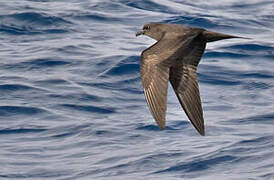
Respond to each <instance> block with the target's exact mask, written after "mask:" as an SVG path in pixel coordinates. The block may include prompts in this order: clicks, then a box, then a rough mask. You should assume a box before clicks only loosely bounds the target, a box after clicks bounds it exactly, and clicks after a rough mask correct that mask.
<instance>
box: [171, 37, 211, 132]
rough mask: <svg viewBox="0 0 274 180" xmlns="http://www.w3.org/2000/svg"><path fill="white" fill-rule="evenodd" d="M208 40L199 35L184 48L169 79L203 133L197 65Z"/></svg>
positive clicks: (183, 105) (199, 130)
mask: <svg viewBox="0 0 274 180" xmlns="http://www.w3.org/2000/svg"><path fill="white" fill-rule="evenodd" d="M205 46H206V42H205V41H204V40H203V39H202V38H201V37H200V36H199V35H198V36H196V37H195V38H194V39H193V40H192V41H190V42H189V43H188V44H187V48H183V49H182V52H181V54H182V56H181V57H180V58H179V60H178V63H177V64H176V66H173V67H171V68H170V76H169V80H170V82H171V85H172V87H173V89H174V91H175V94H176V95H177V97H178V99H179V101H180V104H181V106H182V107H183V109H184V111H185V113H186V114H187V116H188V118H189V120H190V121H191V123H192V124H193V125H194V127H195V128H196V129H197V131H198V132H199V133H200V134H201V135H204V134H205V128H204V119H203V109H202V105H201V99H200V92H199V85H198V81H197V73H196V71H197V66H198V64H199V62H200V59H201V57H202V55H203V52H204V50H205Z"/></svg>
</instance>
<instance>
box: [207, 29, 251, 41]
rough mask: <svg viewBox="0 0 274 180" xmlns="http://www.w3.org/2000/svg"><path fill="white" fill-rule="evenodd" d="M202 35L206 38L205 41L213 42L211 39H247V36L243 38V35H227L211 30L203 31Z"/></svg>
mask: <svg viewBox="0 0 274 180" xmlns="http://www.w3.org/2000/svg"><path fill="white" fill-rule="evenodd" d="M203 37H204V38H205V39H206V42H213V41H219V40H223V39H230V38H243V39H249V38H245V37H239V36H232V35H228V34H222V33H217V32H211V31H204V32H203Z"/></svg>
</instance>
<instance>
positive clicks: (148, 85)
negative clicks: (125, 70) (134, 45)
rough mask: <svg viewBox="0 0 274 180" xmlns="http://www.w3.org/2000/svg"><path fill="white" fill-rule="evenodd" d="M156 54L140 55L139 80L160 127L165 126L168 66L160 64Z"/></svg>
mask: <svg viewBox="0 0 274 180" xmlns="http://www.w3.org/2000/svg"><path fill="white" fill-rule="evenodd" d="M161 60H162V59H161V58H160V56H158V55H156V54H150V55H146V56H145V55H144V53H142V56H141V66H140V72H141V80H142V84H143V87H144V94H145V98H146V101H147V104H148V106H149V109H150V112H151V114H152V116H153V117H154V119H155V120H156V122H157V124H158V126H159V127H160V128H161V129H164V128H165V116H166V109H167V89H168V81H169V67H165V66H164V65H161V63H160V61H161Z"/></svg>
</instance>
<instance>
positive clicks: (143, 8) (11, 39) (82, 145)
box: [0, 0, 274, 180]
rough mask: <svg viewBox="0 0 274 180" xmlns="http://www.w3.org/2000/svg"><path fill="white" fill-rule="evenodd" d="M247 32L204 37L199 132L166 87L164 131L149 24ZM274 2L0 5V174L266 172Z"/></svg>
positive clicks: (270, 160)
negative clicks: (150, 80) (148, 65)
mask: <svg viewBox="0 0 274 180" xmlns="http://www.w3.org/2000/svg"><path fill="white" fill-rule="evenodd" d="M151 21H154V22H164V23H177V24H184V25H190V26H195V27H203V28H207V29H210V30H212V31H218V32H223V33H228V34H233V35H238V36H245V37H250V38H252V39H251V40H243V39H233V40H225V41H219V42H215V43H211V44H208V46H207V50H206V53H205V54H204V56H203V59H202V61H201V64H200V66H199V73H198V75H199V81H200V90H201V97H202V101H203V107H204V116H205V121H206V136H205V137H201V136H200V135H199V134H198V133H197V132H196V130H195V129H194V128H193V127H192V125H191V124H190V123H189V121H188V120H187V118H186V116H185V114H184V112H183V111H182V109H181V107H180V106H179V103H178V101H177V99H176V97H175V95H174V93H173V92H172V91H171V89H169V90H170V91H169V97H168V113H167V130H166V131H160V130H159V129H158V127H157V126H156V125H155V122H154V120H153V119H152V117H151V115H150V113H149V110H148V108H147V106H146V103H145V100H144V95H143V92H142V86H141V82H140V78H139V56H140V53H141V51H142V50H144V49H145V48H146V47H148V46H150V45H151V44H152V43H153V42H154V41H153V40H151V39H149V38H147V37H140V38H139V37H138V38H136V37H135V32H136V31H138V30H140V29H141V27H142V25H143V24H144V23H146V22H151ZM273 36H274V7H273V1H271V0H262V1H259V0H258V1H256V0H253V1H251V0H250V1H238V0H226V1H213V0H211V1H202V0H200V1H195V2H194V1H193V2H192V1H179V0H177V1H176V0H174V1H168V0H159V1H155V0H154V1H145V0H143V1H126V0H116V1H99V0H97V1H92V0H89V1H87V0H85V1H84V0H83V1H76V0H67V1H65V0H56V1H53V0H13V1H1V2H0V93H1V96H0V179H172V180H173V179H208V180H211V179H225V180H226V179H227V180H231V179H233V180H234V179H235V180H240V179H274V110H273V108H274V96H273V94H274V43H273V42H274V39H273Z"/></svg>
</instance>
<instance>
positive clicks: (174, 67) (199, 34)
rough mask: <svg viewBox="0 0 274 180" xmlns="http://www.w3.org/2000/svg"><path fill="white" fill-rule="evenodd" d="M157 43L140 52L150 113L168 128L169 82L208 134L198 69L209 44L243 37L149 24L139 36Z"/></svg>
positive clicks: (201, 130)
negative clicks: (146, 37)
mask: <svg viewBox="0 0 274 180" xmlns="http://www.w3.org/2000/svg"><path fill="white" fill-rule="evenodd" d="M140 35H146V36H148V37H150V38H152V39H154V40H156V43H154V44H153V45H152V46H150V47H148V48H147V49H145V50H144V51H143V52H142V53H141V59H140V78H141V81H142V85H143V90H144V95H145V99H146V102H147V105H148V107H149V110H150V112H151V114H152V116H153V118H154V119H155V121H156V123H157V125H158V126H159V128H160V129H162V130H164V129H165V127H166V110H167V92H168V83H169V82H170V84H171V86H172V88H173V90H174V91H175V94H176V96H177V98H178V100H179V102H180V104H181V106H182V108H183V110H184V111H185V113H186V115H187V117H188V119H189V120H190V122H191V123H192V125H193V126H194V127H195V129H196V130H197V131H198V132H199V134H200V135H202V136H204V135H205V125H204V117H203V109H202V103H201V98H200V92H199V85H198V80H197V68H198V64H199V62H200V60H201V57H202V55H203V53H204V51H205V48H206V44H207V43H209V42H213V41H218V40H223V39H230V38H243V37H239V36H233V35H227V34H222V33H218V32H212V31H208V30H206V29H203V28H196V27H189V26H183V25H180V24H163V23H148V24H145V25H144V26H143V28H142V30H141V31H140V32H137V33H136V37H137V36H140Z"/></svg>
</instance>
